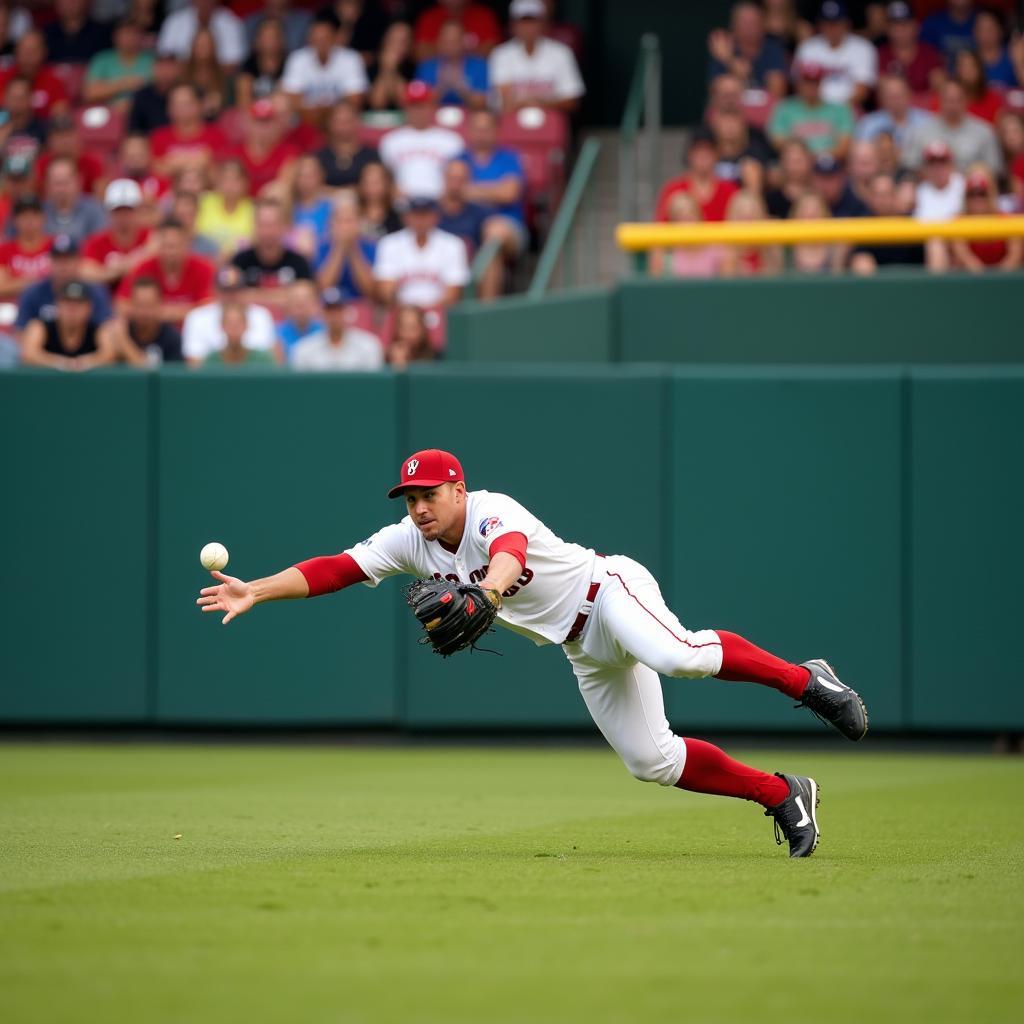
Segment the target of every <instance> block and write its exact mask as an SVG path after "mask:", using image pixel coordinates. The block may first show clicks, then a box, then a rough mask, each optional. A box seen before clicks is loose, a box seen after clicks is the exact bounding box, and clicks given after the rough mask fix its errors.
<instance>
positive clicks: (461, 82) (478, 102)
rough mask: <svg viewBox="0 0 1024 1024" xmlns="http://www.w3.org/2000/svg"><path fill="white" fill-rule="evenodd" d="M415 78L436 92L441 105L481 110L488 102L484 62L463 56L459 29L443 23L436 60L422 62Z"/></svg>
mask: <svg viewBox="0 0 1024 1024" xmlns="http://www.w3.org/2000/svg"><path fill="white" fill-rule="evenodd" d="M416 78H417V80H419V81H420V82H426V84H427V85H429V86H430V87H431V88H432V89H435V90H437V92H438V95H439V96H440V100H441V102H442V103H445V104H451V105H453V106H459V107H483V106H484V105H485V104H486V102H487V88H488V84H487V61H485V60H484V59H483V57H475V56H473V54H468V53H466V48H465V45H464V43H463V34H462V25H461V24H459V22H457V21H454V20H453V21H446V22H445V23H444V24H443V25H442V26H441V30H440V32H439V33H438V36H437V56H436V57H429V58H428V59H427V60H424V61H421V62H420V65H419V67H418V68H417V69H416Z"/></svg>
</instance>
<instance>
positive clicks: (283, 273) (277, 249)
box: [231, 199, 313, 308]
mask: <svg viewBox="0 0 1024 1024" xmlns="http://www.w3.org/2000/svg"><path fill="white" fill-rule="evenodd" d="M287 231H288V223H287V221H286V219H285V214H284V208H283V207H282V206H281V204H280V203H279V202H277V201H275V200H270V199H261V200H260V201H259V202H258V203H257V204H256V221H255V225H254V230H253V245H252V248H251V249H243V250H242V252H240V253H238V255H237V256H235V258H234V259H233V260H232V261H231V262H232V264H233V265H234V266H236V267H238V269H239V270H240V271H242V275H243V278H244V280H245V285H246V287H247V289H249V294H248V295H247V296H246V298H248V299H249V300H250V301H256V300H259V301H261V302H265V303H266V304H267V305H269V306H277V307H280V308H283V307H284V304H285V300H286V299H287V291H288V287H289V285H291V283H292V282H293V281H297V280H299V279H300V278H311V277H312V276H313V274H312V272H311V271H310V268H309V261H308V260H307V259H306V257H305V256H302V255H300V254H299V253H297V252H295V251H294V250H293V249H289V248H288V247H287V246H286V245H285V242H284V239H285V234H286V233H287Z"/></svg>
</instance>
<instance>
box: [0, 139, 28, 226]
mask: <svg viewBox="0 0 1024 1024" xmlns="http://www.w3.org/2000/svg"><path fill="white" fill-rule="evenodd" d="M2 184H3V187H2V191H0V224H3V225H4V238H13V237H14V225H13V224H12V223H11V218H10V214H11V210H12V209H13V208H14V204H15V203H16V202H17V201H18V200H19V199H20V198H22V196H31V195H35V182H34V181H33V179H32V157H31V156H30V155H28V154H27V153H14V154H12V155H10V156H8V157H6V158H5V159H4V162H3V181H2Z"/></svg>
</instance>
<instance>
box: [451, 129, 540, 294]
mask: <svg viewBox="0 0 1024 1024" xmlns="http://www.w3.org/2000/svg"><path fill="white" fill-rule="evenodd" d="M466 142H467V148H466V151H465V152H464V153H463V154H462V157H461V159H462V160H464V161H465V162H466V164H467V165H468V167H469V172H470V183H469V187H468V188H467V189H466V198H467V199H469V200H470V202H473V203H479V204H480V205H481V206H482V207H484V210H485V211H486V212H487V214H488V216H487V220H486V221H485V222H484V226H483V241H484V242H488V241H490V240H491V239H492V238H493V239H497V241H499V242H500V243H501V257H502V260H503V262H504V264H505V265H506V266H510V265H511V264H513V263H514V262H515V261H516V260H517V259H519V257H520V256H522V254H523V253H524V252H525V251H526V247H527V245H528V244H529V241H530V235H529V232H528V231H527V228H526V209H525V207H524V204H523V200H524V197H525V195H526V172H525V171H524V170H523V165H522V162H521V161H520V159H519V154H518V153H517V152H516V151H515V150H514V149H508V148H506V147H504V146H499V145H498V120H497V118H496V117H495V115H494V113H493V112H492V111H490V110H486V109H485V110H476V111H474V112H473V113H472V114H470V115H469V120H468V122H467V125H466ZM502 272H503V267H502V265H501V264H500V263H498V261H497V260H494V261H492V262H491V264H490V265H489V266H488V268H487V270H486V271H485V272H484V275H483V278H482V279H481V281H480V297H481V298H483V299H490V298H494V297H495V296H496V295H497V294H498V293H499V291H500V290H501V278H502Z"/></svg>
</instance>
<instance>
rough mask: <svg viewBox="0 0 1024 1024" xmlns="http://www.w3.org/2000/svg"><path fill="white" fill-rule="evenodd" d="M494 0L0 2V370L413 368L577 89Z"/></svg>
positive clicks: (517, 199)
mask: <svg viewBox="0 0 1024 1024" xmlns="http://www.w3.org/2000/svg"><path fill="white" fill-rule="evenodd" d="M501 6H502V9H504V10H506V11H507V21H506V22H505V23H504V24H503V23H502V21H501V20H499V18H498V16H497V15H496V14H495V13H494V10H493V9H492V7H490V6H486V5H483V4H478V3H473V2H471V0H438V2H429V0H428V2H421V3H415V2H406V0H336V2H333V3H327V2H326V0H317V2H308V3H306V2H301V0H260V2H253V0H233V2H226V3H218V2H216V0H163V2H160V0H95V2H93V3H89V2H88V0H53V2H52V3H43V2H39V0H21V2H14V3H11V2H7V0H0V94H2V101H3V106H2V110H0V225H2V231H3V240H2V242H0V320H2V322H0V366H3V365H7V366H10V365H16V364H18V363H24V364H28V365H36V366H48V367H53V368H56V369H64V370H84V369H88V368H90V367H94V366H102V365H108V364H111V363H115V362H124V363H128V364H131V365H138V366H147V365H154V364H157V363H161V362H165V361H166V362H187V363H189V364H191V365H204V364H220V365H225V366H244V365H252V366H260V365H262V366H268V365H281V364H287V365H291V366H294V367H296V368H300V369H307V370H318V369H349V370H360V369H375V368H377V367H379V366H381V365H383V364H390V365H391V366H394V367H396V368H401V367H404V366H406V365H408V364H409V363H410V362H414V361H423V360H430V359H434V358H436V357H437V355H438V354H439V352H440V351H441V349H442V348H443V344H444V326H445V311H446V310H447V309H448V308H450V307H451V306H452V305H453V304H454V303H456V302H458V301H459V300H460V299H461V298H462V296H463V294H464V291H465V289H466V286H467V284H469V283H470V279H471V269H470V268H471V263H472V259H473V257H474V254H476V253H477V252H478V251H479V250H480V249H481V248H482V247H483V246H484V245H486V244H487V243H488V242H492V241H493V243H494V246H493V247H494V248H496V251H497V254H498V255H497V258H495V259H493V260H492V261H491V263H490V264H489V266H488V267H487V268H486V271H485V272H484V273H483V274H482V276H481V277H480V280H479V282H477V292H478V295H479V297H480V298H482V299H489V298H493V297H494V296H496V295H499V294H501V292H502V291H503V290H505V289H506V288H507V281H508V280H509V277H510V274H511V272H512V270H513V269H514V267H515V265H516V263H517V261H519V260H521V258H522V256H523V254H524V252H525V250H526V249H527V247H528V246H529V244H530V241H531V232H534V233H535V232H536V230H537V226H538V221H539V218H538V216H537V210H538V208H539V207H541V206H542V205H543V203H544V202H545V201H546V200H547V199H548V197H549V193H552V194H553V191H554V185H555V176H556V174H557V167H556V161H555V160H553V159H552V158H553V155H554V154H555V153H556V152H558V148H557V147H558V145H561V146H562V147H563V149H564V146H565V144H566V142H567V141H568V118H569V116H570V115H571V114H573V113H574V112H575V110H576V109H577V107H578V104H579V101H580V97H581V96H582V95H583V94H584V91H585V87H584V83H583V79H582V77H581V75H580V71H579V67H578V62H577V58H576V55H575V52H574V51H575V50H578V42H579V41H578V34H575V33H574V32H573V30H572V29H571V28H569V27H568V26H558V25H557V24H554V23H552V21H551V19H550V7H551V4H550V2H545V0H511V3H509V4H507V6H506V4H504V3H503V4H502V5H501ZM531 133H532V135H531ZM534 136H535V137H536V139H537V141H536V143H533V141H532V140H533V137H534ZM553 140H554V142H553ZM531 144H532V145H533V149H532V150H531V148H530V147H531ZM538 157H539V159H538Z"/></svg>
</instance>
